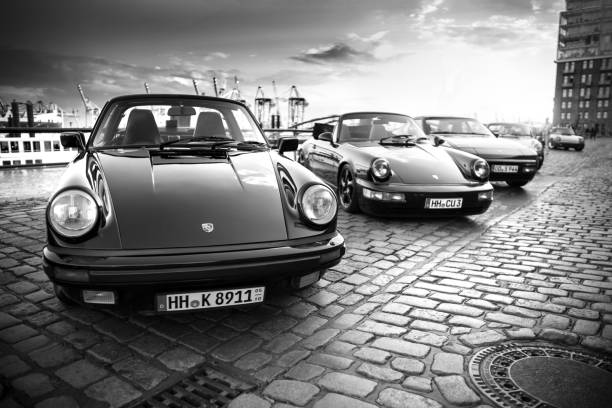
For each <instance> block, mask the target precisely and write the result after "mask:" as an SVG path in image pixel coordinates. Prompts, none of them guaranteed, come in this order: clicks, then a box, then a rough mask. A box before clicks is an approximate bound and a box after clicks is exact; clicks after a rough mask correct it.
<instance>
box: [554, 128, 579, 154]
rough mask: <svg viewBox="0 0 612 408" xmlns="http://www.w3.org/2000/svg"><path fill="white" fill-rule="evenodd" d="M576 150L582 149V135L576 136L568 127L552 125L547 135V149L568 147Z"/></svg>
mask: <svg viewBox="0 0 612 408" xmlns="http://www.w3.org/2000/svg"><path fill="white" fill-rule="evenodd" d="M570 147H571V148H573V149H574V150H576V151H577V152H579V151H581V150H582V149H584V137H582V136H578V135H577V134H576V133H575V132H574V129H572V128H570V127H554V128H552V129H551V130H550V134H549V135H548V148H549V149H565V150H567V149H569V148H570Z"/></svg>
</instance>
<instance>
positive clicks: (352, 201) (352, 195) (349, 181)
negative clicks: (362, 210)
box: [338, 165, 359, 213]
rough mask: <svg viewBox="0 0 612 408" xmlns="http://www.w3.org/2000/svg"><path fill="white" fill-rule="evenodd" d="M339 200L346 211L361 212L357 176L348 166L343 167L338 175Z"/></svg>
mask: <svg viewBox="0 0 612 408" xmlns="http://www.w3.org/2000/svg"><path fill="white" fill-rule="evenodd" d="M338 200H339V201H340V207H342V209H343V210H344V211H346V212H349V213H357V212H359V203H358V202H357V183H356V182H355V175H354V174H353V172H352V170H351V168H350V167H349V166H348V165H344V166H342V168H341V169H340V174H339V175H338Z"/></svg>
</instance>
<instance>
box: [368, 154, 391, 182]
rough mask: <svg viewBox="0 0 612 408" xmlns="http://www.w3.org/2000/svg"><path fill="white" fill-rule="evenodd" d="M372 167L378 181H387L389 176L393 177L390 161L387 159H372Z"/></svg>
mask: <svg viewBox="0 0 612 408" xmlns="http://www.w3.org/2000/svg"><path fill="white" fill-rule="evenodd" d="M370 169H371V171H372V175H373V176H374V178H375V179H376V180H378V181H385V180H387V179H388V178H389V177H391V166H390V165H389V162H388V161H387V160H385V159H382V158H378V159H375V160H374V161H372V164H371V165H370Z"/></svg>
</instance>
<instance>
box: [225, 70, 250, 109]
mask: <svg viewBox="0 0 612 408" xmlns="http://www.w3.org/2000/svg"><path fill="white" fill-rule="evenodd" d="M239 83H240V81H238V76H236V75H234V87H233V88H232V90H231V91H227V92H225V93H223V94H221V97H222V98H227V99H231V100H233V101H238V102H240V103H243V104H245V105H247V101H246V100H245V99H244V98H243V97H242V94H241V93H240V89H239V88H238V84H239Z"/></svg>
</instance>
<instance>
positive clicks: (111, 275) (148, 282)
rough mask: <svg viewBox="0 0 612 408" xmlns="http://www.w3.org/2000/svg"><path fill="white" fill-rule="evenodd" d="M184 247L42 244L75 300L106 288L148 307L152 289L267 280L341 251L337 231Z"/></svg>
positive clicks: (314, 267) (51, 270) (317, 264)
mask: <svg viewBox="0 0 612 408" xmlns="http://www.w3.org/2000/svg"><path fill="white" fill-rule="evenodd" d="M199 250H200V251H198V248H188V249H184V250H182V251H181V250H177V249H172V250H165V251H160V250H135V251H124V250H74V249H66V248H57V247H49V246H47V247H45V248H44V249H43V269H44V271H45V273H46V274H47V276H48V277H49V279H50V280H51V281H52V282H53V283H55V284H57V285H59V286H61V287H62V289H64V291H65V292H66V293H67V294H68V295H69V296H70V297H71V298H74V299H75V300H77V301H80V300H81V299H80V295H79V294H80V292H81V291H82V290H83V289H90V290H112V291H114V292H115V293H117V295H118V296H117V297H118V302H117V303H119V304H123V303H131V304H133V305H135V304H139V305H140V306H144V307H138V308H144V309H149V308H152V307H153V302H154V299H153V296H150V295H151V294H154V293H159V292H168V291H174V290H189V291H194V290H198V289H218V288H232V287H239V286H245V285H266V286H270V285H273V284H276V283H279V282H282V281H285V280H288V279H291V278H293V277H299V276H303V275H307V274H309V273H312V272H315V271H321V272H323V271H324V270H325V269H327V268H330V267H332V266H334V265H337V264H338V263H339V262H340V260H341V258H342V256H343V255H344V252H345V246H344V238H343V237H342V235H340V234H339V233H337V232H335V233H333V234H328V235H326V236H324V237H317V238H316V240H313V239H307V240H304V239H301V240H294V241H284V242H283V243H275V244H262V245H242V246H233V245H232V246H224V247H215V248H200V249H199Z"/></svg>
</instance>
